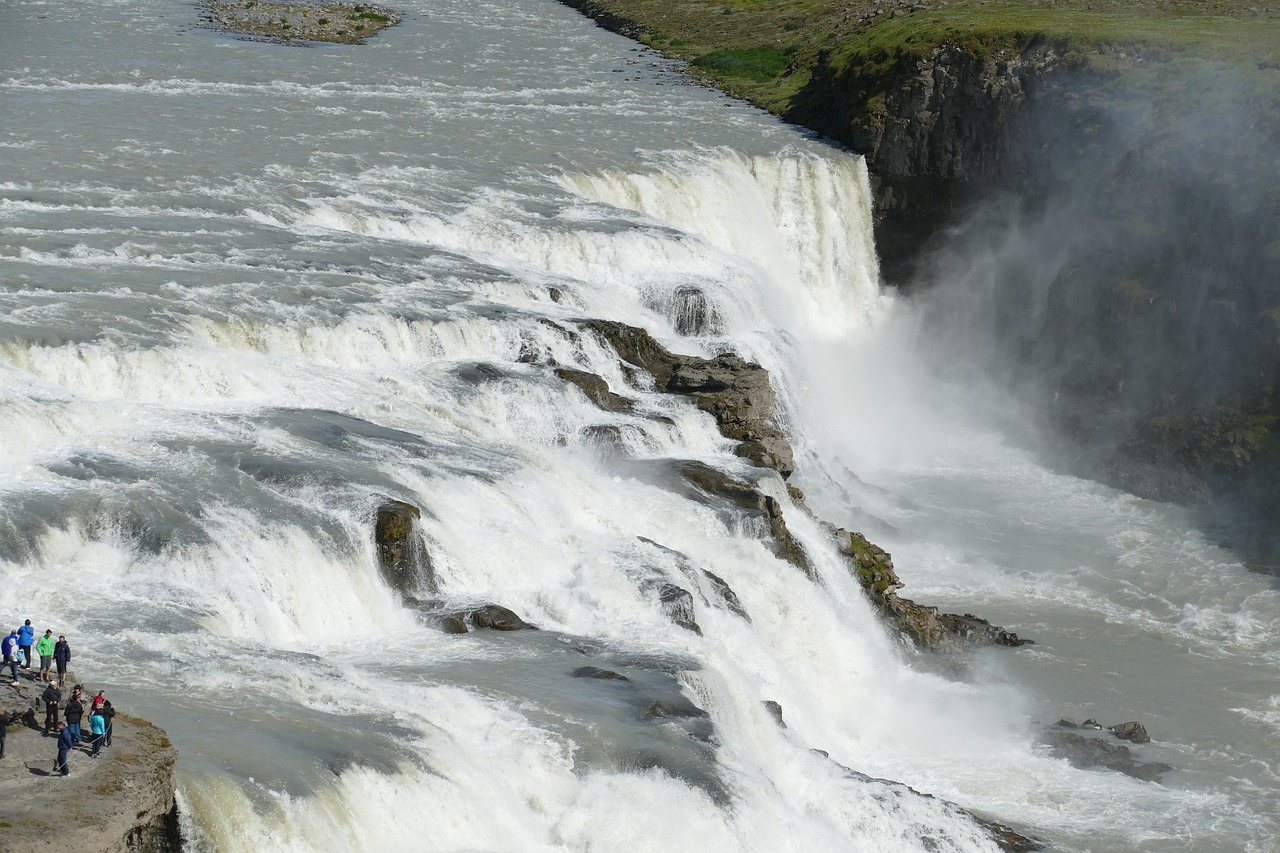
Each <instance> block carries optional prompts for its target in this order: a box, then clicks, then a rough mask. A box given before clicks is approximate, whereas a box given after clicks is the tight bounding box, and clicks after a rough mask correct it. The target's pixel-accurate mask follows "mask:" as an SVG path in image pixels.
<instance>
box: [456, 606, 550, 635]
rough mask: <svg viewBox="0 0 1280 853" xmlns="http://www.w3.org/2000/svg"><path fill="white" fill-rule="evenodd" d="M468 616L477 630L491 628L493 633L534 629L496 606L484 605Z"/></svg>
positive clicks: (504, 609) (510, 612)
mask: <svg viewBox="0 0 1280 853" xmlns="http://www.w3.org/2000/svg"><path fill="white" fill-rule="evenodd" d="M469 616H470V619H471V624H472V625H474V626H475V627H477V628H493V629H494V630H495V631H520V630H524V629H533V627H534V626H532V625H530V624H529V623H528V622H526V621H524V620H523V619H521V618H520V617H519V616H517V615H516V614H515V613H514V612H513V611H511V610H508V609H507V608H505V607H503V606H501V605H498V604H486V605H484V606H483V607H477V608H476V609H475V610H472V611H471V613H470V614H469ZM535 630H536V629H535Z"/></svg>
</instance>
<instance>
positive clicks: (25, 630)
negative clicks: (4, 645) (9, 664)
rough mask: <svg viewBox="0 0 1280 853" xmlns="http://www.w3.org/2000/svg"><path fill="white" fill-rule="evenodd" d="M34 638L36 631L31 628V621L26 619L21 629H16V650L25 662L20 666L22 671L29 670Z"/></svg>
mask: <svg viewBox="0 0 1280 853" xmlns="http://www.w3.org/2000/svg"><path fill="white" fill-rule="evenodd" d="M35 638H36V629H35V628H32V627H31V620H30V619H28V620H27V621H26V622H23V623H22V627H21V628H19V629H18V649H19V650H20V651H21V652H22V656H23V657H24V658H26V660H27V662H26V663H24V664H23V665H22V668H23V669H31V643H32V642H33V641H34V640H35Z"/></svg>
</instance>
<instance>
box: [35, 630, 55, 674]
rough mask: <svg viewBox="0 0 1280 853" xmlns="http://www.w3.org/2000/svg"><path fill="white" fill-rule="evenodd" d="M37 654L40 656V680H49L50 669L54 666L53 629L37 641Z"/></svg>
mask: <svg viewBox="0 0 1280 853" xmlns="http://www.w3.org/2000/svg"><path fill="white" fill-rule="evenodd" d="M36 654H38V655H40V680H41V681H48V680H49V667H51V666H53V629H52V628H50V629H48V630H47V631H45V632H44V636H43V637H41V638H40V639H38V640H36Z"/></svg>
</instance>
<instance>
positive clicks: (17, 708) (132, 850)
mask: <svg viewBox="0 0 1280 853" xmlns="http://www.w3.org/2000/svg"><path fill="white" fill-rule="evenodd" d="M25 675H26V674H24V678H23V679H22V680H21V681H20V683H19V685H18V686H17V687H13V686H10V685H9V684H7V683H6V684H4V685H2V686H0V710H3V711H4V712H5V713H7V714H8V717H9V719H10V721H11V723H10V726H9V732H8V737H7V738H6V744H5V759H4V761H0V790H3V791H4V799H5V808H4V822H3V826H0V849H4V850H31V851H41V850H54V849H55V847H53V846H51V845H50V839H56V845H57V846H56V849H58V850H78V851H89V853H99V851H101V853H177V851H179V850H180V849H181V847H182V838H181V834H180V833H179V829H178V807H177V801H176V799H175V796H174V792H175V790H176V785H177V775H176V773H175V765H176V763H177V757H178V751H177V749H175V748H174V746H173V744H172V743H171V742H170V741H169V738H168V736H167V735H166V734H165V733H164V731H163V730H162V729H159V728H157V727H156V726H154V725H152V724H151V723H148V722H147V721H145V720H140V719H136V718H134V717H130V716H127V715H125V714H122V713H117V715H116V717H115V718H114V720H113V728H114V737H113V739H112V745H111V746H110V747H108V748H107V749H106V750H104V752H103V753H102V756H103V757H102V758H100V759H98V760H96V761H90V760H88V759H87V757H86V756H85V755H84V754H83V753H82V752H81V751H80V750H76V751H74V752H73V753H72V756H71V775H70V776H67V777H65V778H59V779H57V780H56V787H57V793H56V795H54V794H51V793H50V791H51V789H50V787H49V786H50V784H51V782H52V781H53V780H49V779H46V778H41V777H45V776H48V775H49V773H48V772H47V771H48V768H49V767H50V765H51V764H52V760H53V756H54V742H53V740H52V739H46V738H44V737H42V734H41V731H40V729H39V728H38V727H37V726H36V725H35V723H36V722H40V721H43V719H44V715H43V711H41V713H40V716H39V718H38V719H37V718H36V716H35V711H36V709H37V708H38V707H40V704H41V703H40V693H41V692H42V691H43V689H44V685H43V684H41V683H39V682H37V681H35V680H34V679H31V680H27V679H26V677H25ZM91 689H92V688H91Z"/></svg>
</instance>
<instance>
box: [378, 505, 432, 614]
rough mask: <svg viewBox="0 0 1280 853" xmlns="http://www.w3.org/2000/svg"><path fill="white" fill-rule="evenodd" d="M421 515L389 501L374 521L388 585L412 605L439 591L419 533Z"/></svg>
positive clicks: (384, 575)
mask: <svg viewBox="0 0 1280 853" xmlns="http://www.w3.org/2000/svg"><path fill="white" fill-rule="evenodd" d="M421 518H422V511H421V510H420V509H418V508H417V507H416V506H414V505H413V504H410V503H405V502H404V501H398V500H386V501H384V502H383V503H382V505H381V506H379V507H378V511H377V515H376V518H375V520H374V533H373V539H374V544H375V546H376V547H377V552H378V569H379V570H380V571H381V572H382V578H383V580H385V581H386V582H387V585H388V586H390V587H391V588H392V589H394V590H396V591H397V592H399V593H400V594H401V595H402V596H403V597H404V598H406V599H407V600H410V601H418V600H420V599H421V598H422V597H423V596H424V595H430V594H431V593H434V592H435V591H436V577H435V571H434V569H433V568H432V566H431V558H430V555H429V554H428V553H427V546H426V542H425V541H423V538H422V532H421V531H420V530H419V529H418V520H419V519H421Z"/></svg>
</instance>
